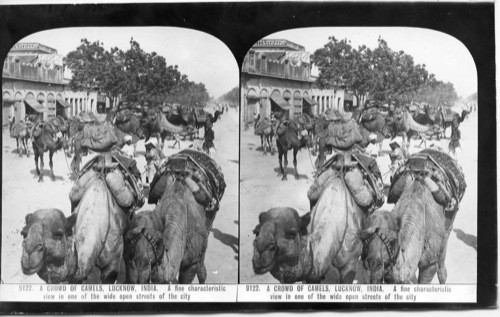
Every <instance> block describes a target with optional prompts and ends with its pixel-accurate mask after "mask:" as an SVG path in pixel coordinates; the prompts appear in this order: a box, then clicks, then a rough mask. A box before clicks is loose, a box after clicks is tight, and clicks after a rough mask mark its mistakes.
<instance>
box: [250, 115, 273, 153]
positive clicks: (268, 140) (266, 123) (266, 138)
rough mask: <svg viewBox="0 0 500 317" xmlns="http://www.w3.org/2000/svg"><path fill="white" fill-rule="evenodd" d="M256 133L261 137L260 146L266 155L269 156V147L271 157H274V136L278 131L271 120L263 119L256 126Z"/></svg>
mask: <svg viewBox="0 0 500 317" xmlns="http://www.w3.org/2000/svg"><path fill="white" fill-rule="evenodd" d="M254 133H255V134H256V135H258V136H260V144H261V147H262V151H263V153H264V155H266V154H267V147H269V151H270V152H271V155H273V154H274V153H273V145H272V142H273V136H274V134H275V133H276V129H275V126H274V125H273V123H272V122H271V120H269V119H267V118H264V119H261V120H260V121H259V122H258V123H257V124H256V125H255V132H254Z"/></svg>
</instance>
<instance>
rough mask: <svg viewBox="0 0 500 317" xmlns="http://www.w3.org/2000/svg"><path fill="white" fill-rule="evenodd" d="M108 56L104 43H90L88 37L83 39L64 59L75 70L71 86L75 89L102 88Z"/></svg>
mask: <svg viewBox="0 0 500 317" xmlns="http://www.w3.org/2000/svg"><path fill="white" fill-rule="evenodd" d="M107 58H108V56H107V54H106V52H105V50H104V48H103V47H102V43H100V42H99V41H96V42H93V43H90V42H89V41H88V40H87V39H82V40H81V45H80V46H78V47H77V48H76V50H74V51H71V52H69V53H68V55H67V56H66V58H65V59H64V62H65V64H66V65H67V66H68V67H69V68H70V69H71V70H72V72H73V77H72V78H71V80H70V82H69V87H70V88H71V89H73V90H75V91H77V90H82V89H99V88H101V87H102V86H103V85H104V82H105V76H104V74H103V69H104V68H105V67H106V65H107V60H106V59H107Z"/></svg>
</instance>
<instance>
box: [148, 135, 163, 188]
mask: <svg viewBox="0 0 500 317" xmlns="http://www.w3.org/2000/svg"><path fill="white" fill-rule="evenodd" d="M144 146H145V147H146V154H145V156H146V184H149V180H150V179H151V180H153V178H154V176H155V174H156V167H155V163H157V162H159V161H161V160H162V159H164V158H165V154H163V152H162V150H161V149H159V148H158V140H157V139H156V138H151V139H149V140H148V142H146V144H144Z"/></svg>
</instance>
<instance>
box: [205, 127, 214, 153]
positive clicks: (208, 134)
mask: <svg viewBox="0 0 500 317" xmlns="http://www.w3.org/2000/svg"><path fill="white" fill-rule="evenodd" d="M214 139H215V133H214V130H212V126H211V125H209V126H207V129H206V130H205V142H203V151H205V153H207V154H208V155H209V156H211V155H210V151H211V149H213V150H215V145H214Z"/></svg>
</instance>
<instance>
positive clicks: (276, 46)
mask: <svg viewBox="0 0 500 317" xmlns="http://www.w3.org/2000/svg"><path fill="white" fill-rule="evenodd" d="M252 48H253V49H255V50H260V49H273V50H286V51H304V50H305V48H304V46H302V45H299V44H296V43H294V42H292V41H289V40H284V39H262V40H260V41H257V43H255V44H254V45H253V46H252Z"/></svg>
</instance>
